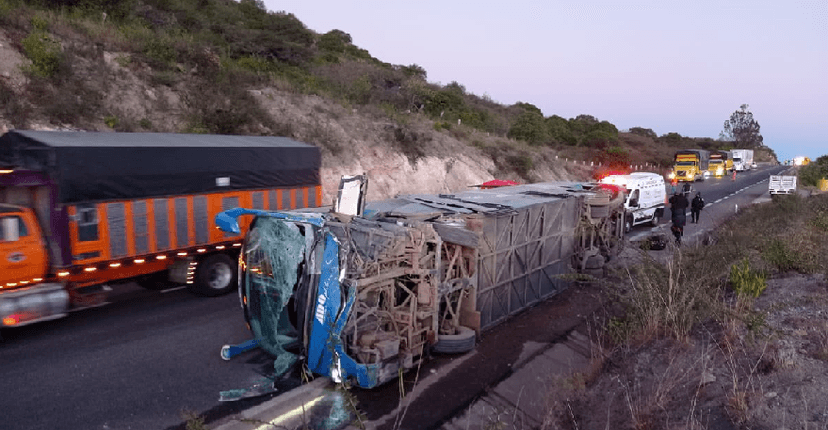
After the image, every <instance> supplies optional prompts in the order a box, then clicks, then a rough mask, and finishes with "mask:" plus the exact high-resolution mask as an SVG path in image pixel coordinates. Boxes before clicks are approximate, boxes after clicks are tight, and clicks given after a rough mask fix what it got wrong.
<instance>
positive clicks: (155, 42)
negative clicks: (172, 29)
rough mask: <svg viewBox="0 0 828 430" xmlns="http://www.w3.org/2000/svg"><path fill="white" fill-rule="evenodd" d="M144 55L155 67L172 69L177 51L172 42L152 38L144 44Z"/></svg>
mask: <svg viewBox="0 0 828 430" xmlns="http://www.w3.org/2000/svg"><path fill="white" fill-rule="evenodd" d="M143 52H144V55H146V56H147V59H148V60H150V62H151V63H152V64H153V65H154V66H155V67H160V68H167V67H170V66H171V65H172V64H173V63H174V62H175V60H176V50H175V46H174V45H173V42H172V41H171V40H165V39H162V38H159V37H154V38H150V39H149V40H147V41H146V42H145V43H144V49H143Z"/></svg>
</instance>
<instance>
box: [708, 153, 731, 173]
mask: <svg viewBox="0 0 828 430" xmlns="http://www.w3.org/2000/svg"><path fill="white" fill-rule="evenodd" d="M731 170H733V155H732V154H731V152H730V151H711V152H710V161H709V162H708V167H707V171H708V172H710V175H712V176H724V175H727V173H728V172H730V171H731Z"/></svg>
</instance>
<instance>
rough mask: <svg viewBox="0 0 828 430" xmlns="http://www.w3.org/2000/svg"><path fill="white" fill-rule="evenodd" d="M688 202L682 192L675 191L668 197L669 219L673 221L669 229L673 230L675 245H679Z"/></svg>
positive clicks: (682, 234)
mask: <svg viewBox="0 0 828 430" xmlns="http://www.w3.org/2000/svg"><path fill="white" fill-rule="evenodd" d="M689 204H690V202H688V201H687V197H685V196H684V194H683V193H679V192H677V193H675V194H673V197H670V212H671V217H670V218H671V220H672V222H673V225H672V227H670V230H672V231H673V236H675V237H676V245H681V237H682V236H684V224H686V223H687V206H689Z"/></svg>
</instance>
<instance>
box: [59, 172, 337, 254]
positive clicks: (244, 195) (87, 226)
mask: <svg viewBox="0 0 828 430" xmlns="http://www.w3.org/2000/svg"><path fill="white" fill-rule="evenodd" d="M321 195H322V187H321V186H312V187H297V188H278V189H267V190H250V191H233V192H227V193H213V194H199V195H193V196H176V197H169V198H151V199H141V200H130V201H116V202H106V203H97V204H78V205H73V206H70V207H68V213H69V215H70V219H71V220H70V237H71V242H72V265H75V266H77V265H86V264H98V263H102V262H108V261H111V260H118V259H125V258H126V259H131V258H134V257H138V256H146V255H152V254H159V253H170V252H173V251H176V252H178V251H181V250H187V249H189V248H198V247H203V246H208V245H214V244H218V243H222V242H227V241H234V240H238V239H240V238H241V237H242V236H243V235H230V234H227V233H224V232H221V231H219V230H218V229H216V227H215V222H214V220H215V216H216V215H217V214H218V213H219V212H221V211H223V210H227V209H231V208H234V207H249V208H254V209H268V210H290V209H299V208H306V207H318V206H319V204H320V201H321ZM240 221H241V224H242V225H241V227H242V231H243V232H244V231H246V229H247V227H248V225H249V222H250V221H251V220H250V219H249V217H245V218H243V219H242V220H240Z"/></svg>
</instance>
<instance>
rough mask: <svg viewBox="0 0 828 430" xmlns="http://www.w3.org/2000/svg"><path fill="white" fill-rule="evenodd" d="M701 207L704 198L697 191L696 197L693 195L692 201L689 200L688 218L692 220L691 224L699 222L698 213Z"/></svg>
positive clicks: (702, 207)
mask: <svg viewBox="0 0 828 430" xmlns="http://www.w3.org/2000/svg"><path fill="white" fill-rule="evenodd" d="M702 209H704V199H703V198H702V196H701V192H697V193H696V197H693V201H692V202H690V219H692V220H693V224H698V223H699V214H700V213H701V210H702Z"/></svg>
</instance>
